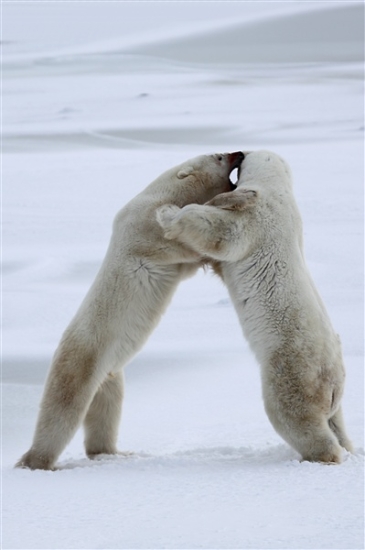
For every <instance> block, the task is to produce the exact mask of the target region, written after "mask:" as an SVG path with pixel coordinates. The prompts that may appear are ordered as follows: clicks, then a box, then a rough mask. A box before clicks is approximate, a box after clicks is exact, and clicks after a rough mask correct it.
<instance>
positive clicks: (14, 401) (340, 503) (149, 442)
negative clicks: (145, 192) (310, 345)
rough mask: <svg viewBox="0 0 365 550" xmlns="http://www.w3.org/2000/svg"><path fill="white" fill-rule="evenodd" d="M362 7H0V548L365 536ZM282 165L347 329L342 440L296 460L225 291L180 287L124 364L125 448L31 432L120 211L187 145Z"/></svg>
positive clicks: (360, 544)
mask: <svg viewBox="0 0 365 550" xmlns="http://www.w3.org/2000/svg"><path fill="white" fill-rule="evenodd" d="M363 9H364V5H363V3H362V2H359V3H354V2H324V3H319V2H317V3H315V2H313V3H312V2H308V3H306V2H289V3H287V2H282V3H281V2H199V1H195V2H156V3H155V2H134V3H133V2H132V3H130V2H110V3H108V2H48V3H39V2H34V3H32V2H25V3H15V2H9V3H6V2H3V3H2V31H3V41H4V42H3V50H2V56H3V73H2V77H3V90H2V114H3V127H2V130H3V131H2V151H3V157H2V199H3V207H2V214H3V243H2V260H3V263H2V297H3V311H2V382H3V385H2V438H3V439H2V464H1V471H2V525H1V536H2V546H1V547H2V548H3V549H104V550H106V549H196V548H205V549H246V548H252V549H264V548H273V549H330V548H331V549H347V548H352V549H360V548H364V501H363V495H364V440H363V437H364V374H363V372H364V370H363V367H364V364H363V351H364V350H363V173H364V154H363V146H364V141H363V131H364V116H363V115H364V113H363V91H364V90H363V43H364V38H363ZM262 148H267V149H271V150H273V151H275V152H277V153H279V154H281V155H282V156H283V157H284V158H285V159H286V160H287V161H288V162H289V164H290V165H291V168H292V171H293V173H294V179H295V194H296V197H297V201H298V204H299V207H300V210H301V213H302V216H303V222H304V236H305V250H306V257H307V262H308V265H309V268H310V270H311V273H312V275H313V278H314V280H315V282H316V284H317V286H318V289H319V291H320V293H321V295H322V297H323V299H324V301H325V304H326V306H327V308H328V311H329V313H330V316H331V319H332V321H333V325H334V326H335V328H336V330H337V331H338V332H339V334H340V336H341V339H342V344H343V351H344V358H345V363H346V369H347V381H346V389H345V396H344V400H343V406H344V414H345V420H346V424H347V431H348V433H349V435H350V437H351V438H352V440H353V442H354V446H355V449H356V452H355V454H354V455H350V454H348V453H344V462H343V464H341V465H340V466H326V465H320V464H311V463H308V462H300V457H299V456H298V455H297V454H296V452H295V451H293V450H292V449H291V448H290V447H288V446H287V445H286V443H284V441H282V439H281V438H280V437H279V436H278V435H277V434H276V433H275V431H274V430H273V428H272V426H271V425H270V423H269V421H268V419H267V417H266V415H265V412H264V408H263V403H262V399H261V389H260V378H259V369H258V365H257V363H256V360H255V358H254V357H253V355H252V353H251V352H250V350H249V349H248V345H247V343H246V342H245V341H244V339H243V336H242V334H241V330H240V327H239V324H238V320H237V318H236V316H235V312H234V310H233V307H232V305H231V303H230V302H229V299H228V294H227V291H226V289H225V288H224V286H223V284H222V283H221V282H220V280H219V279H218V278H216V277H214V276H213V275H212V274H211V273H209V272H208V273H203V272H201V273H199V274H198V275H197V276H195V277H194V278H192V279H190V280H188V281H186V282H184V283H183V284H181V286H180V287H179V289H178V292H177V293H176V295H175V297H174V299H173V302H172V304H171V306H170V308H169V309H168V312H167V313H166V315H165V316H164V318H163V320H162V322H161V323H160V325H159V327H158V328H157V330H156V331H155V332H154V334H153V335H152V336H151V338H150V340H149V341H148V343H147V345H146V346H145V347H144V349H143V350H142V352H141V353H140V354H139V355H138V356H137V357H136V358H135V359H134V360H133V361H132V362H131V363H130V364H129V365H128V366H127V367H126V369H125V371H126V397H125V405H124V408H123V419H122V424H121V430H120V435H119V446H120V449H121V450H125V451H131V452H133V453H134V454H132V455H131V456H128V457H126V458H123V457H105V458H101V459H100V460H97V461H90V460H88V459H87V458H86V457H85V455H84V451H83V443H82V440H83V435H82V432H81V431H80V432H78V434H77V435H76V437H75V438H74V439H73V440H72V442H71V443H70V445H69V446H68V447H67V449H66V450H65V452H64V453H63V454H62V455H61V457H60V459H59V462H58V466H59V468H60V469H59V470H57V471H55V472H44V471H33V472H32V471H28V470H19V469H16V470H15V469H14V468H13V465H14V463H15V462H16V460H17V459H18V458H19V457H20V456H21V455H22V454H23V453H24V452H25V451H26V450H27V449H28V448H29V446H30V443H31V438H32V434H33V430H34V425H35V420H36V416H37V410H38V405H39V401H40V398H41V394H42V388H43V383H44V379H45V375H46V371H47V368H48V366H49V363H50V359H51V356H52V354H53V352H54V350H55V348H56V346H57V344H58V341H59V339H60V336H61V334H62V332H63V330H64V328H65V327H66V326H67V324H68V322H69V321H70V319H71V317H72V316H73V314H74V312H75V311H76V309H77V308H78V306H79V304H80V302H81V300H82V298H83V296H84V295H85V293H86V291H87V289H88V288H89V286H90V284H91V282H92V281H93V278H94V276H95V274H96V272H97V270H98V267H99V265H100V263H101V261H102V258H103V255H104V253H105V251H106V248H107V245H108V241H109V237H110V233H111V224H112V221H113V218H114V215H115V214H116V212H117V211H118V210H119V209H120V208H121V207H122V206H123V205H124V204H126V203H127V202H128V201H129V200H130V199H131V198H132V197H133V196H135V195H136V194H137V193H138V192H139V191H141V190H142V189H143V188H144V187H145V186H146V185H147V184H148V183H149V182H150V181H152V179H153V178H154V177H156V176H157V175H159V174H160V173H161V172H163V171H165V170H166V169H167V168H169V167H171V166H173V165H175V164H178V163H180V162H182V161H184V160H186V159H188V158H190V157H193V156H196V155H198V154H205V153H211V152H224V151H235V150H238V149H243V150H249V149H262Z"/></svg>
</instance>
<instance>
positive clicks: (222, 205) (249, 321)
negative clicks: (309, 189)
mask: <svg viewBox="0 0 365 550" xmlns="http://www.w3.org/2000/svg"><path fill="white" fill-rule="evenodd" d="M239 171H240V174H239V181H238V185H237V189H236V190H235V191H233V192H232V193H224V194H222V195H219V196H217V197H215V198H213V199H212V200H211V201H210V202H208V203H207V204H206V205H189V206H186V207H184V208H182V209H180V208H178V207H176V206H164V207H162V208H160V209H159V210H158V212H157V217H158V220H159V223H160V224H161V226H162V227H163V228H164V232H165V233H164V234H165V237H166V238H167V239H171V240H175V241H179V242H181V243H183V244H185V245H186V246H188V247H191V248H193V249H194V250H195V251H196V252H198V253H199V254H200V256H201V257H202V258H209V259H210V260H211V261H212V262H213V265H214V267H215V269H216V271H217V272H218V273H219V274H220V275H221V277H222V278H223V280H224V282H225V284H226V285H227V287H228V290H229V293H230V296H231V298H232V301H233V304H234V306H235V309H236V311H237V314H238V317H239V320H240V323H241V326H242V329H243V332H244V334H245V336H246V338H247V340H248V342H249V344H250V346H251V348H252V350H253V352H254V353H255V355H256V357H257V360H258V362H259V364H260V366H261V377H262V388H263V398H264V403H265V408H266V411H267V414H268V416H269V419H270V421H271V423H272V424H273V426H274V428H275V429H276V430H277V432H278V433H279V434H280V435H281V436H282V437H283V438H284V439H285V440H286V441H287V442H288V443H289V444H290V445H292V446H293V447H294V448H295V449H296V450H297V451H298V452H299V453H300V454H301V455H302V457H303V459H304V460H310V461H319V462H325V463H339V462H341V457H342V449H341V447H344V448H345V449H347V450H349V451H350V450H351V449H352V446H351V443H350V441H349V439H348V437H347V435H346V432H345V428H344V423H343V418H342V411H341V397H342V394H343V389H344V380H345V369H344V365H343V359H342V352H341V345H340V340H339V337H338V335H337V334H336V333H335V332H334V330H333V328H332V326H331V322H330V320H329V317H328V315H327V313H326V309H325V307H324V305H323V302H322V300H321V298H320V296H319V294H318V292H317V290H316V288H315V285H314V283H313V280H312V278H311V276H310V274H309V272H308V269H307V266H306V263H305V259H304V254H303V238H302V222H301V217H300V214H299V211H298V208H297V205H296V202H295V199H294V195H293V191H292V178H291V173H290V169H289V167H288V166H287V164H286V163H285V162H284V161H283V160H282V159H281V158H280V157H278V156H277V155H275V154H274V153H271V152H268V151H259V152H252V153H247V154H246V155H245V159H244V160H243V162H242V165H241V167H240V169H239Z"/></svg>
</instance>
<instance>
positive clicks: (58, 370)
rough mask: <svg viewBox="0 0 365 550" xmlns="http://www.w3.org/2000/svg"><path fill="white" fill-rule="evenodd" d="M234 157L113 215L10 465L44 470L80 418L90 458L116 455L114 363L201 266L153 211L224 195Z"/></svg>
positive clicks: (209, 160)
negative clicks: (29, 434) (29, 437)
mask: <svg viewBox="0 0 365 550" xmlns="http://www.w3.org/2000/svg"><path fill="white" fill-rule="evenodd" d="M242 158H243V154H242V153H240V152H238V153H231V154H228V153H227V154H224V155H204V156H199V157H196V158H194V159H192V160H189V161H187V162H185V163H183V164H181V165H180V166H177V167H175V168H172V169H171V170H168V171H167V172H165V173H164V174H162V175H161V176H160V177H159V178H157V179H156V180H155V181H153V182H152V183H151V184H150V185H149V186H148V187H147V188H146V189H145V190H144V191H142V193H140V194H139V195H137V197H135V198H134V199H133V200H132V201H130V202H129V203H128V204H127V205H126V206H125V207H124V208H123V209H122V210H121V211H120V212H119V213H118V214H117V216H116V219H115V221H114V226H113V234H112V238H111V242H110V245H109V249H108V251H107V254H106V257H105V260H104V262H103V264H102V266H101V269H100V271H99V273H98V275H97V277H96V280H95V282H94V283H93V285H92V287H91V289H90V290H89V292H88V294H87V295H86V297H85V299H84V301H83V303H82V304H81V306H80V308H79V310H78V312H77V313H76V315H75V317H74V318H73V320H72V321H71V323H70V325H69V326H68V328H67V329H66V331H65V333H64V334H63V337H62V339H61V342H60V344H59V346H58V349H57V350H56V353H55V355H54V358H53V362H52V365H51V369H50V372H49V374H48V378H47V381H46V386H45V390H44V395H43V399H42V403H41V408H40V413H39V417H38V421H37V426H36V430H35V434H34V439H33V443H32V446H31V448H30V450H29V451H28V452H27V453H25V454H24V455H23V456H22V458H21V459H20V460H19V462H18V463H17V466H18V467H24V468H31V469H37V468H39V469H44V470H50V469H53V468H54V464H55V462H56V460H57V458H58V456H59V455H60V453H61V452H62V450H63V449H64V447H65V446H66V445H67V443H68V442H69V441H70V439H71V438H72V436H73V435H74V433H75V432H76V430H77V428H78V427H79V425H80V424H81V422H84V429H85V449H86V454H87V455H88V456H89V457H94V456H95V455H97V454H101V453H107V454H115V453H117V448H116V441H117V433H118V426H119V421H120V414H121V405H122V399H123V375H122V367H123V366H124V365H125V364H126V362H127V361H128V360H130V359H131V357H132V356H133V355H134V354H135V353H136V352H137V351H138V350H139V349H140V348H141V347H142V345H143V344H144V343H145V341H146V339H147V338H148V336H149V335H150V333H151V332H152V330H153V329H154V328H155V326H156V325H157V323H158V321H159V320H160V317H161V315H162V313H163V312H164V311H165V309H166V307H167V305H168V303H169V301H170V299H171V297H172V295H173V293H174V291H175V289H176V287H177V285H178V283H179V282H180V281H181V280H182V279H184V278H185V277H188V276H191V275H193V274H194V273H195V271H196V270H197V269H198V268H199V266H201V265H202V262H201V259H200V256H199V255H198V254H197V253H196V252H194V251H193V250H192V249H191V248H188V247H186V246H185V245H182V244H180V243H178V242H177V241H176V242H175V241H167V240H166V239H165V238H164V237H163V232H162V229H161V227H160V226H159V224H158V223H157V221H156V209H157V208H158V207H160V206H161V205H163V204H167V203H172V204H175V205H177V207H180V208H182V207H184V206H185V205H186V204H189V203H191V202H196V203H200V204H202V203H204V202H206V201H208V200H210V199H211V198H213V197H214V196H215V195H217V194H219V193H222V192H228V191H229V190H230V189H232V184H231V182H230V179H229V176H230V174H231V172H232V170H234V169H235V168H237V167H238V166H239V164H240V162H241V160H242Z"/></svg>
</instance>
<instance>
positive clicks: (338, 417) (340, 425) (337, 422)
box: [328, 407, 354, 453]
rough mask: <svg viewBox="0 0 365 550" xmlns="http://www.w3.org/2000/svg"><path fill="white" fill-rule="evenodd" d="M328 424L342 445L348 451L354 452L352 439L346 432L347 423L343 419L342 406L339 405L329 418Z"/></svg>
mask: <svg viewBox="0 0 365 550" xmlns="http://www.w3.org/2000/svg"><path fill="white" fill-rule="evenodd" d="M328 425H329V427H330V428H331V430H332V432H333V433H334V434H335V436H336V437H337V439H338V442H339V444H340V445H341V447H344V448H345V449H346V451H349V452H350V453H353V452H354V448H353V445H352V443H351V441H350V439H349V438H348V437H347V434H346V430H345V423H344V421H343V416H342V408H341V407H339V408H338V409H337V411H336V412H335V414H334V415H333V416H332V417H331V418H330V419H329V420H328Z"/></svg>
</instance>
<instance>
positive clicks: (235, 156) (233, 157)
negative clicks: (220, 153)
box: [228, 151, 245, 170]
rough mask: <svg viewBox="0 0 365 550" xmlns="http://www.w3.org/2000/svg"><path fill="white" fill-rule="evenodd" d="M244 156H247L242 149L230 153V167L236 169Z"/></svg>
mask: <svg viewBox="0 0 365 550" xmlns="http://www.w3.org/2000/svg"><path fill="white" fill-rule="evenodd" d="M244 158H245V155H244V153H242V151H236V152H235V153H229V155H228V159H229V164H230V169H231V170H234V169H235V168H239V167H240V166H241V162H242V161H243V159H244Z"/></svg>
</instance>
